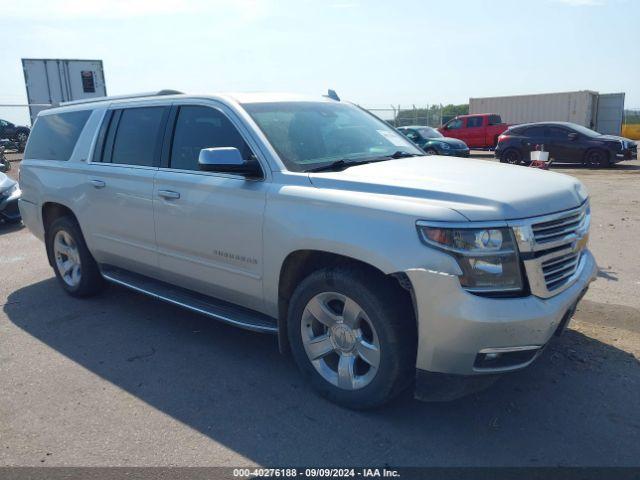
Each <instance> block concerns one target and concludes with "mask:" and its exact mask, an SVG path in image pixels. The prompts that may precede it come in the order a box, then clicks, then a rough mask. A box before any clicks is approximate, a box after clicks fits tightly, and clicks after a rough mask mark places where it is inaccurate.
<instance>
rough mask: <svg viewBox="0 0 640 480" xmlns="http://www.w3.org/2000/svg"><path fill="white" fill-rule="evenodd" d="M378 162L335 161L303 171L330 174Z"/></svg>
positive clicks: (375, 160)
mask: <svg viewBox="0 0 640 480" xmlns="http://www.w3.org/2000/svg"><path fill="white" fill-rule="evenodd" d="M379 161H380V160H377V159H374V160H353V161H348V162H347V161H345V160H336V161H335V162H331V163H327V164H326V165H320V166H319V167H313V168H309V169H307V170H305V172H332V171H336V172H339V171H342V170H344V169H346V168H349V167H353V166H355V165H364V164H365V163H371V162H379Z"/></svg>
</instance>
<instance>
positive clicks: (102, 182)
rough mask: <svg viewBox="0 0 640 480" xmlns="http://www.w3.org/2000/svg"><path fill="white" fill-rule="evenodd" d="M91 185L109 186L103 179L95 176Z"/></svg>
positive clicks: (98, 186)
mask: <svg viewBox="0 0 640 480" xmlns="http://www.w3.org/2000/svg"><path fill="white" fill-rule="evenodd" d="M90 183H91V185H93V186H94V187H95V188H104V187H106V186H107V184H106V183H105V182H104V181H103V180H96V179H95V178H94V179H92V180H90Z"/></svg>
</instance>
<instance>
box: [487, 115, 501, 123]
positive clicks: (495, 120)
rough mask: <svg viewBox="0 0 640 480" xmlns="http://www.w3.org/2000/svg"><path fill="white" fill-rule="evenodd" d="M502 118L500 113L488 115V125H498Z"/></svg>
mask: <svg viewBox="0 0 640 480" xmlns="http://www.w3.org/2000/svg"><path fill="white" fill-rule="evenodd" d="M501 123H502V118H501V117H500V115H489V125H500V124H501Z"/></svg>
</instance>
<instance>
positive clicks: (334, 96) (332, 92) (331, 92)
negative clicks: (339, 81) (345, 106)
mask: <svg viewBox="0 0 640 480" xmlns="http://www.w3.org/2000/svg"><path fill="white" fill-rule="evenodd" d="M326 96H327V97H329V98H330V99H331V100H335V101H336V102H339V101H340V97H339V96H338V94H337V93H336V91H335V90H331V89H329V90H327V95H326Z"/></svg>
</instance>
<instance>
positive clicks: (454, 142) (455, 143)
mask: <svg viewBox="0 0 640 480" xmlns="http://www.w3.org/2000/svg"><path fill="white" fill-rule="evenodd" d="M430 143H446V144H447V145H450V146H451V148H456V149H460V148H467V144H466V143H464V142H463V141H462V140H458V139H457V138H449V137H442V138H427V139H426V141H425V142H424V144H425V145H428V144H430Z"/></svg>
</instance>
